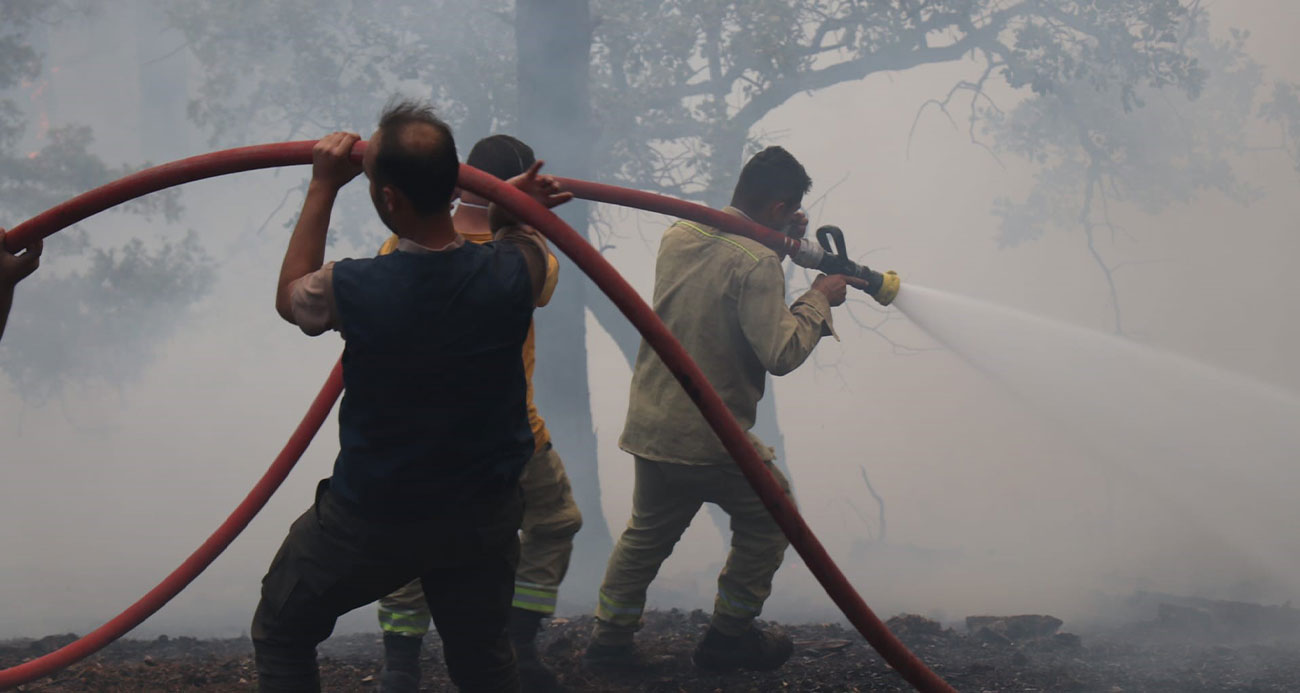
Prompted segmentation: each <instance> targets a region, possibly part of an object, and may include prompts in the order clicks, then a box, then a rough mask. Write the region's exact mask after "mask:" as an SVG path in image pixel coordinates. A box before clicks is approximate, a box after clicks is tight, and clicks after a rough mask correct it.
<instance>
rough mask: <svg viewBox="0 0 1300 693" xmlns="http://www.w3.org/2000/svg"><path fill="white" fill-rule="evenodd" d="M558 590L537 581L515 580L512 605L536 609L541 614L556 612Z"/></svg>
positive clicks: (518, 607) (529, 609) (531, 609)
mask: <svg viewBox="0 0 1300 693" xmlns="http://www.w3.org/2000/svg"><path fill="white" fill-rule="evenodd" d="M557 595H558V590H557V589H556V588H554V587H547V586H545V585H539V584H537V583H535V582H518V581H516V582H515V599H514V601H512V602H510V605H511V606H513V607H515V608H516V609H523V610H525V611H536V612H537V613H539V614H548V615H549V614H553V613H555V600H556V596H557Z"/></svg>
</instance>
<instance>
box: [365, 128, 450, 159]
mask: <svg viewBox="0 0 1300 693" xmlns="http://www.w3.org/2000/svg"><path fill="white" fill-rule="evenodd" d="M389 130H391V131H392V132H391V133H390V132H389ZM390 135H391V136H393V137H395V138H396V144H397V146H398V147H399V148H401V149H402V150H403V151H406V152H409V153H411V154H413V155H415V156H421V157H424V156H427V157H430V158H436V157H439V156H443V155H445V154H446V151H447V138H446V137H444V136H443V134H442V132H441V131H439V130H438V128H436V127H434V126H433V125H432V124H430V123H422V122H419V121H408V122H405V123H398V124H396V125H390V126H389V127H388V128H380V130H379V139H380V141H381V142H382V141H383V140H384V139H386V138H387V137H389V136H390ZM453 156H454V155H453Z"/></svg>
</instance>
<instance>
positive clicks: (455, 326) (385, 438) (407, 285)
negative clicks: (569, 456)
mask: <svg viewBox="0 0 1300 693" xmlns="http://www.w3.org/2000/svg"><path fill="white" fill-rule="evenodd" d="M333 294H334V303H335V307H336V310H337V320H338V327H339V329H340V331H341V332H342V334H343V336H344V339H345V343H346V346H345V348H344V352H343V381H344V387H345V390H344V395H343V404H342V406H341V407H340V409H339V445H340V449H339V455H338V458H337V459H336V460H335V463H334V476H333V478H332V480H331V484H330V488H331V490H332V491H334V492H335V493H337V494H338V495H340V496H341V497H343V498H344V499H345V500H347V501H349V502H351V503H352V504H354V505H355V506H357V507H358V509H360V510H361V511H362V512H364V513H366V514H369V515H374V516H384V517H393V518H416V517H421V516H427V515H429V514H432V513H434V512H437V511H438V510H439V509H440V508H445V507H447V506H448V505H451V504H455V503H457V502H458V501H459V500H462V499H465V498H467V497H471V496H473V495H475V494H477V493H479V492H482V491H494V490H499V489H503V488H506V487H508V486H511V485H514V484H516V483H517V482H518V479H519V474H520V472H521V471H522V470H523V466H524V464H525V463H526V462H527V461H528V459H529V458H530V457H531V456H532V453H533V434H532V429H531V427H530V425H529V421H528V409H527V381H526V379H525V375H524V364H523V359H522V358H521V353H522V348H523V343H524V339H525V338H526V337H527V335H528V329H529V325H530V323H531V320H532V313H533V304H534V296H533V284H532V279H531V278H530V275H529V271H528V266H527V263H526V261H525V257H524V254H523V252H521V250H520V249H519V247H517V246H516V245H514V244H512V243H508V242H496V243H487V244H483V245H477V244H473V243H466V244H464V245H462V246H460V247H459V248H455V249H452V250H444V251H439V252H428V253H411V252H402V251H400V250H399V251H398V252H394V253H390V254H388V255H382V256H379V257H375V258H369V259H362V260H343V261H340V262H337V263H335V264H334V267H333Z"/></svg>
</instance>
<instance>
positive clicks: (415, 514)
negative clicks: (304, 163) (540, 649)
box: [252, 102, 571, 691]
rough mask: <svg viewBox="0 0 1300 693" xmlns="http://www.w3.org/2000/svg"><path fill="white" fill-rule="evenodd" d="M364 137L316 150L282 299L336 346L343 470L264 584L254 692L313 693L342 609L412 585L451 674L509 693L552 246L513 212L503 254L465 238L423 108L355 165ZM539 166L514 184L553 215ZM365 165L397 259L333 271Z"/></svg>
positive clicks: (448, 154)
mask: <svg viewBox="0 0 1300 693" xmlns="http://www.w3.org/2000/svg"><path fill="white" fill-rule="evenodd" d="M358 139H359V137H358V136H357V135H354V134H350V133H334V134H332V135H329V136H327V137H325V138H324V139H322V140H321V141H320V143H318V144H317V145H316V147H315V148H314V150H313V152H312V157H313V163H312V179H311V183H310V185H309V187H308V190H307V197H306V199H305V200H304V202H303V209H302V214H301V216H300V217H299V219H298V223H297V226H296V227H295V228H294V231H293V236H292V238H291V239H290V240H289V248H288V251H287V252H286V253H285V258H284V264H283V266H282V267H281V270H280V281H279V286H278V288H277V291H276V301H275V305H276V310H277V311H278V312H279V313H280V315H281V316H282V317H284V319H285V320H288V321H289V322H291V323H294V324H296V325H298V326H299V327H300V328H301V329H302V331H303V332H305V333H307V334H308V335H319V334H322V333H324V332H326V331H328V330H336V331H338V332H339V333H340V335H341V336H342V337H343V341H344V345H345V347H344V352H343V381H344V387H345V394H344V396H343V403H342V405H341V406H340V409H339V447H340V450H339V454H338V457H337V459H336V460H335V462H334V471H333V475H332V476H331V477H330V478H328V479H325V480H323V481H321V483H320V484H319V486H318V487H317V491H316V499H315V503H314V504H313V506H312V507H311V508H310V509H309V510H308V511H307V512H305V513H304V514H303V515H302V516H301V517H299V518H298V519H297V521H295V522H294V523H293V526H292V527H290V529H289V535H288V536H287V537H286V538H285V540H284V543H283V545H281V547H280V550H279V552H278V553H277V554H276V556H275V558H274V560H273V561H272V562H271V567H270V569H269V570H268V571H267V574H266V577H265V578H263V580H262V599H261V601H260V603H259V604H258V606H257V612H256V614H255V616H254V617H253V625H252V639H253V645H254V651H255V654H256V663H257V670H258V676H259V686H260V689H261V690H263V691H317V690H320V680H319V672H318V670H317V665H316V645H317V644H318V643H320V642H321V641H322V640H324V639H325V638H327V637H329V635H330V633H331V631H332V630H333V629H334V624H335V621H336V620H337V618H338V617H339V616H340V615H342V614H344V613H346V612H348V611H351V610H353V609H355V608H357V607H360V606H364V605H366V604H369V603H371V602H373V601H375V600H376V599H378V598H380V597H383V596H384V595H386V594H388V593H390V592H392V591H393V590H395V589H397V588H398V587H401V586H402V585H405V584H407V583H408V582H410V581H411V580H413V579H416V578H418V579H419V580H420V582H421V584H422V586H423V589H424V594H425V597H426V599H427V600H428V603H429V610H430V613H431V614H432V616H433V623H434V626H435V627H436V628H437V629H438V632H439V634H440V635H441V636H442V642H443V657H444V659H445V661H446V663H447V670H448V673H449V674H450V675H451V679H452V681H453V682H455V684H456V685H457V686H458V687H459V688H460V689H461V690H466V691H516V690H518V688H519V680H518V673H517V671H516V666H515V656H514V652H513V650H512V648H511V646H510V641H509V639H508V638H507V636H506V624H507V621H508V618H509V613H510V603H511V599H512V598H513V596H514V591H515V589H514V588H515V585H514V581H515V568H516V564H517V562H518V556H519V539H518V531H519V527H520V522H521V517H522V503H521V499H520V491H519V475H520V473H521V471H522V470H523V468H524V464H525V463H526V462H528V460H529V458H530V457H532V455H533V452H534V442H533V433H532V430H531V428H530V426H529V421H528V406H527V381H526V379H525V377H524V364H523V360H522V359H521V358H520V353H521V350H522V349H523V345H524V340H525V339H526V338H527V336H528V329H529V325H530V324H531V322H532V314H533V306H534V305H535V304H536V302H537V296H538V295H539V294H540V293H541V291H542V290H543V286H544V283H545V277H546V258H547V250H546V246H545V243H544V242H543V241H542V240H541V238H540V237H539V236H538V235H537V234H536V233H535V232H533V231H531V230H530V229H527V228H525V227H522V226H520V225H518V224H515V223H513V221H512V220H510V219H508V218H507V217H506V215H504V214H501V213H497V214H495V215H494V217H493V219H494V222H495V224H494V229H495V231H496V234H497V241H496V242H494V243H485V244H481V245H480V244H475V243H466V242H465V239H464V238H463V237H462V236H460V235H459V234H457V233H456V229H455V227H454V226H453V225H452V221H451V215H450V204H451V199H452V191H453V189H454V187H455V185H456V179H457V173H458V170H459V163H458V161H457V157H456V145H455V141H454V140H453V138H452V133H451V130H450V129H449V128H448V127H447V125H446V124H445V123H443V122H442V121H441V120H440V119H438V118H437V117H436V116H435V115H434V113H433V111H432V110H431V109H430V108H429V107H427V106H424V105H421V104H417V103H410V102H402V103H397V104H394V105H391V106H390V107H389V108H387V109H386V110H385V112H384V114H383V116H382V117H381V118H380V121H379V128H378V129H377V130H376V131H375V133H374V135H373V136H372V137H371V138H370V143H369V146H368V147H367V149H366V153H365V157H364V161H363V164H362V166H357V165H356V164H354V163H353V162H352V160H351V158H350V153H351V151H352V149H353V145H355V144H356V142H357V141H358ZM539 166H540V162H538V163H537V164H535V165H533V166H532V167H531V168H529V170H528V171H527V172H526V173H525V174H524V175H522V176H519V177H517V178H515V179H512V180H511V183H512V184H514V185H516V186H517V187H518V188H520V189H521V190H523V191H524V192H526V193H528V194H530V195H532V196H533V197H534V198H535V199H538V200H539V201H541V202H542V203H543V204H546V205H548V206H554V205H556V204H560V203H561V202H564V201H566V200H567V199H569V198H570V197H571V195H569V194H567V193H565V194H561V193H559V192H558V188H557V186H556V184H555V181H554V179H552V178H550V177H548V176H539V175H538V173H537V170H538V167H539ZM362 170H364V171H365V173H366V175H367V177H368V178H369V179H370V196H371V198H372V200H373V201H374V205H375V210H376V211H377V212H378V214H379V218H380V219H381V220H382V221H383V222H384V224H385V225H386V226H387V227H388V228H389V229H391V230H392V231H393V232H394V233H396V234H397V235H398V237H399V238H400V242H399V244H398V247H397V250H396V252H393V253H390V254H387V255H382V256H379V257H374V258H367V259H360V260H340V261H339V262H336V263H328V264H324V254H325V239H326V233H327V230H328V228H329V218H330V211H331V209H332V207H333V204H334V199H335V197H336V195H337V193H338V191H339V189H340V188H342V187H343V186H344V185H345V184H347V183H348V182H349V181H350V180H352V179H353V178H354V177H356V176H357V174H359V173H361V172H362ZM494 211H496V212H499V211H500V210H494Z"/></svg>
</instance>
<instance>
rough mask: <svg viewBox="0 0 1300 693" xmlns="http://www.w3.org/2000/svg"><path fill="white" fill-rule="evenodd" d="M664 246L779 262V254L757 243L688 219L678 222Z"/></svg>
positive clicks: (665, 235)
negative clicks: (669, 245) (694, 248)
mask: <svg viewBox="0 0 1300 693" xmlns="http://www.w3.org/2000/svg"><path fill="white" fill-rule="evenodd" d="M663 242H664V243H665V244H671V245H674V246H675V245H679V244H680V245H682V246H685V247H692V246H693V247H696V248H697V249H698V250H700V251H703V252H716V253H719V254H722V255H725V256H730V257H734V258H736V259H740V260H743V261H746V262H752V263H758V262H760V261H762V260H768V259H770V260H776V259H779V256H778V255H777V254H776V251H774V250H772V249H771V248H769V247H767V246H765V245H763V244H762V243H759V242H758V241H756V240H754V239H752V238H748V237H745V236H741V235H738V234H734V233H728V232H726V231H723V230H721V229H718V228H715V227H712V226H708V225H705V224H700V223H697V222H694V221H689V220H686V219H679V220H677V222H676V223H674V224H673V225H672V226H670V227H669V228H668V231H667V232H666V233H665V234H664V241H663Z"/></svg>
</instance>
